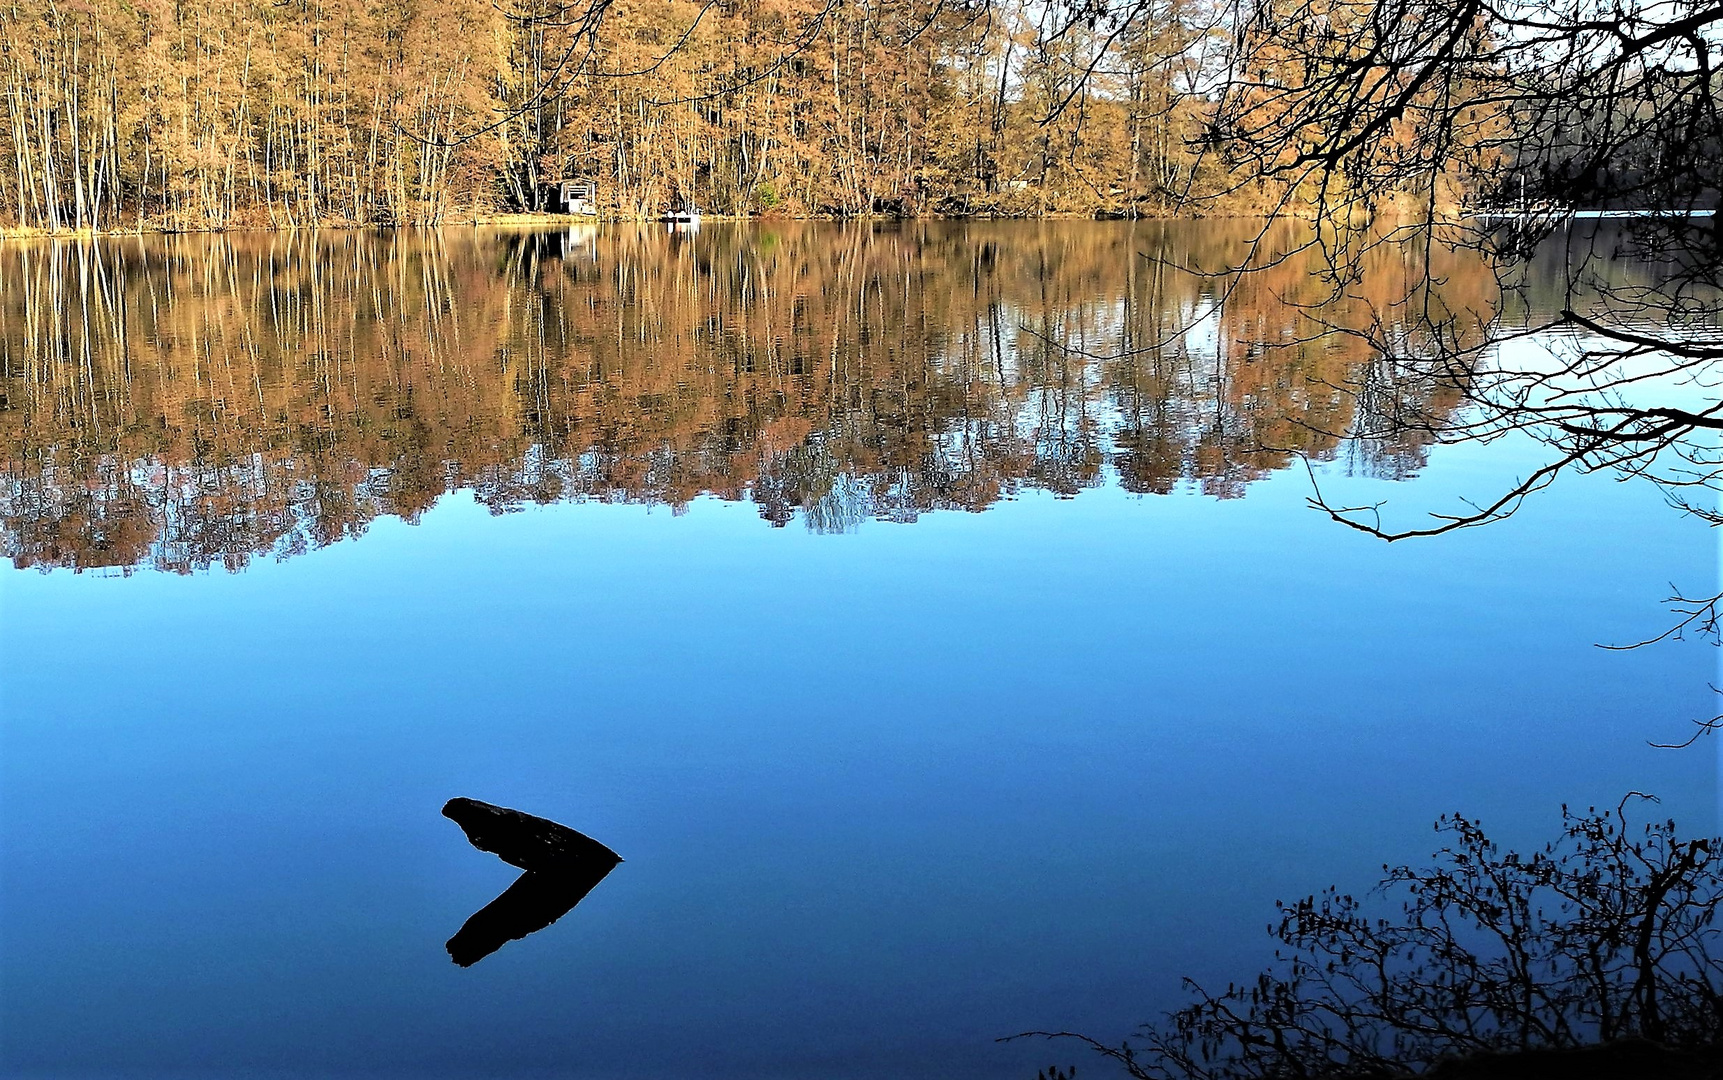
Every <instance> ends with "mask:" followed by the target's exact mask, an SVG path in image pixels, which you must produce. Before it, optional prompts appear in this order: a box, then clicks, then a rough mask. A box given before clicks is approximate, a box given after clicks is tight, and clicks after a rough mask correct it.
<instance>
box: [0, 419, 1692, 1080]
mask: <svg viewBox="0 0 1723 1080" xmlns="http://www.w3.org/2000/svg"><path fill="white" fill-rule="evenodd" d="M1516 455H1517V451H1516V450H1515V449H1514V448H1513V447H1512V446H1510V445H1505V444H1498V445H1496V446H1493V447H1488V448H1475V447H1463V448H1447V449H1443V450H1439V451H1437V452H1436V453H1435V455H1434V460H1433V462H1432V465H1431V467H1430V468H1429V469H1428V470H1427V471H1426V473H1425V475H1423V476H1422V477H1421V478H1420V479H1419V480H1417V481H1416V482H1413V483H1410V484H1398V485H1390V484H1388V483H1385V482H1381V481H1374V480H1365V479H1357V478H1353V479H1342V478H1336V480H1335V482H1336V483H1343V484H1345V485H1347V487H1346V488H1345V489H1344V490H1343V491H1341V492H1337V493H1336V495H1337V497H1338V496H1340V495H1344V496H1345V497H1346V498H1349V499H1351V498H1358V499H1363V498H1368V499H1371V500H1375V499H1379V498H1390V499H1392V502H1391V503H1390V509H1391V510H1395V511H1397V512H1404V513H1406V514H1410V513H1412V512H1413V511H1414V510H1417V509H1421V508H1423V507H1425V506H1431V505H1439V504H1441V503H1442V502H1443V501H1444V500H1446V499H1448V498H1450V497H1451V496H1452V495H1454V494H1455V493H1459V492H1471V493H1474V494H1476V493H1479V492H1482V491H1484V490H1487V489H1488V488H1489V487H1490V486H1491V485H1492V484H1493V483H1499V482H1501V481H1502V480H1503V479H1504V478H1506V477H1508V476H1510V475H1515V474H1518V473H1523V472H1524V471H1526V470H1527V469H1528V468H1529V467H1530V465H1529V459H1526V458H1519V457H1516ZM1308 491H1309V486H1308V481H1307V480H1306V479H1305V478H1304V477H1303V476H1302V475H1300V474H1298V473H1296V472H1282V473H1278V474H1276V475H1274V476H1272V477H1270V478H1268V479H1265V480H1263V481H1262V482H1260V483H1256V484H1253V485H1252V486H1250V487H1249V488H1248V489H1247V492H1246V496H1245V497H1244V498H1241V499H1234V500H1215V499H1210V498H1204V497H1200V496H1195V495H1190V494H1182V495H1174V496H1170V497H1155V498H1142V497H1136V496H1132V495H1130V494H1128V493H1126V492H1124V491H1121V490H1120V489H1119V488H1118V487H1116V486H1107V487H1104V488H1102V489H1099V490H1093V491H1087V492H1085V493H1084V494H1082V495H1081V496H1080V497H1079V498H1077V499H1075V500H1059V499H1055V498H1054V497H1052V496H1050V495H1046V494H1042V493H1028V494H1024V495H1021V496H1020V497H1018V498H1016V499H1015V500H1012V501H1008V502H1004V503H1002V504H1000V505H997V506H995V507H994V508H993V509H992V510H990V511H989V512H987V513H985V514H978V515H977V514H957V513H950V514H934V515H928V516H924V517H922V518H921V520H920V521H919V522H918V523H917V524H915V525H913V526H901V527H900V526H893V525H890V524H885V523H873V524H868V525H866V526H864V527H862V528H860V529H859V530H856V531H855V532H853V533H851V534H850V535H846V536H823V535H816V534H813V533H811V532H809V531H807V530H804V529H800V528H790V529H767V528H762V527H761V523H760V521H759V516H758V513H757V511H756V509H755V508H754V507H752V506H749V505H747V504H742V503H734V502H724V501H720V500H717V499H710V498H702V499H698V500H696V501H695V502H694V503H693V504H692V505H691V506H690V507H689V508H688V510H687V512H686V513H683V514H681V515H677V516H673V515H672V514H671V513H669V512H668V511H667V510H665V509H663V508H659V509H648V508H645V507H641V506H607V505H597V504H584V505H582V504H559V505H554V506H550V507H542V508H539V507H529V508H528V509H526V510H524V511H522V512H519V513H514V514H508V515H504V516H501V517H497V516H493V515H491V514H490V513H489V512H488V511H487V510H485V509H484V508H483V507H481V506H479V505H477V504H476V503H475V502H474V501H473V500H472V498H471V497H470V496H468V495H466V494H456V495H451V496H448V497H446V498H444V499H443V500H442V501H441V502H440V503H438V504H437V506H436V507H435V508H434V509H433V510H431V511H429V512H428V513H426V514H425V515H424V517H423V519H422V521H421V523H420V524H419V525H418V526H416V527H415V526H408V525H405V524H402V523H401V522H399V521H396V520H392V519H383V520H379V521H376V522H375V523H373V524H372V526H371V527H370V529H369V531H368V532H367V534H366V535H365V536H364V537H363V538H362V539H359V540H357V541H350V542H344V543H338V544H335V545H333V546H330V547H328V548H325V549H323V550H319V551H313V552H310V553H308V554H305V555H303V556H300V557H297V558H294V559H291V560H288V561H286V562H282V563H274V562H269V561H256V562H254V563H252V565H251V567H250V568H249V569H248V570H247V571H246V572H245V573H242V574H233V575H229V574H223V573H215V574H208V575H195V576H190V577H179V576H172V575H155V574H144V575H139V576H135V577H132V578H130V579H128V580H112V579H106V580H105V579H102V578H100V577H96V576H94V575H89V574H86V575H72V574H68V573H51V574H38V573H31V572H13V571H7V572H5V574H4V576H3V577H0V603H3V605H4V606H3V616H4V623H3V627H4V629H3V631H0V635H3V636H0V657H3V659H0V688H3V689H0V692H3V694H4V698H3V699H0V700H3V706H4V710H5V723H4V728H3V742H0V753H3V757H0V799H3V800H4V805H3V813H0V843H3V847H0V858H3V860H4V861H3V865H0V920H3V921H0V972H3V975H0V979H3V980H4V981H3V983H0V995H3V1000H0V1010H3V1011H0V1039H3V1040H4V1041H3V1043H0V1055H3V1058H4V1060H5V1062H6V1067H7V1072H8V1073H9V1074H15V1075H31V1074H34V1073H47V1072H50V1071H52V1072H55V1073H56V1074H64V1075H92V1076H94V1075H117V1076H133V1075H136V1076H144V1075H162V1076H166V1075H173V1076H191V1075H198V1076H211V1077H214V1076H221V1077H234V1076H245V1075H266V1074H270V1073H272V1072H274V1073H280V1074H285V1075H305V1074H308V1073H315V1074H321V1073H330V1074H333V1073H338V1072H349V1073H354V1074H364V1073H377V1074H389V1073H401V1074H412V1075H419V1076H443V1075H447V1076H479V1075H483V1076H513V1075H531V1074H556V1075H574V1076H595V1077H597V1076H605V1077H609V1076H650V1077H663V1076H672V1075H675V1076H720V1075H722V1076H738V1077H741V1076H747V1077H808V1076H858V1077H859V1076H883V1075H894V1076H896V1075H901V1076H942V1077H966V1076H976V1077H981V1076H1028V1075H1032V1073H1033V1065H1035V1064H1046V1063H1047V1062H1049V1061H1055V1060H1058V1061H1072V1060H1079V1061H1080V1060H1081V1059H1080V1058H1077V1057H1076V1056H1075V1053H1074V1051H1071V1050H1061V1049H1053V1048H1048V1047H1045V1046H1032V1047H1018V1046H1010V1047H1000V1046H997V1045H995V1044H993V1043H992V1042H991V1040H992V1039H993V1038H994V1037H995V1036H997V1035H1002V1034H1007V1033H1010V1032H1013V1031H1016V1030H1020V1029H1023V1028H1030V1027H1051V1028H1060V1027H1070V1028H1077V1029H1082V1030H1086V1031H1090V1032H1093V1033H1095V1034H1097V1035H1100V1036H1103V1037H1116V1036H1120V1035H1123V1034H1124V1033H1125V1032H1126V1031H1127V1030H1128V1029H1129V1028H1130V1027H1131V1026H1132V1025H1133V1024H1134V1023H1135V1022H1137V1021H1139V1020H1141V1019H1144V1018H1146V1017H1148V1016H1150V1015H1152V1014H1153V1013H1155V1012H1156V1011H1158V1010H1159V1009H1161V1008H1164V1007H1166V1006H1168V1005H1170V1004H1172V1003H1174V1002H1175V1001H1177V1000H1178V998H1177V992H1178V990H1177V988H1178V977H1179V976H1180V975H1182V974H1187V973H1188V974H1191V975H1195V976H1198V977H1200V978H1203V979H1205V980H1211V981H1215V982H1224V981H1225V980H1226V979H1227V978H1229V977H1239V976H1244V975H1248V974H1251V973H1252V972H1254V971H1255V970H1256V969H1257V967H1258V966H1259V965H1260V964H1261V963H1262V962H1263V960H1264V959H1265V958H1266V956H1267V954H1268V947H1269V939H1268V937H1267V935H1266V934H1264V933H1263V926H1264V924H1265V923H1266V922H1267V921H1268V919H1269V917H1270V914H1271V903H1272V900H1273V899H1274V898H1276V897H1287V896H1294V895H1299V894H1302V893H1304V892H1308V891H1312V890H1315V889H1318V888H1321V887H1322V886H1324V885H1327V884H1329V883H1331V882H1338V883H1340V884H1342V885H1343V886H1348V887H1359V886H1362V885H1364V884H1367V883H1368V882H1369V881H1371V880H1373V879H1374V875H1375V874H1376V872H1377V868H1378V867H1379V865H1380V864H1381V863H1382V862H1384V861H1396V860H1402V859H1414V858H1418V857H1419V856H1420V855H1422V854H1424V853H1426V852H1427V851H1428V849H1429V848H1430V847H1431V846H1432V845H1433V843H1434V840H1435V837H1434V835H1433V834H1432V833H1431V832H1430V830H1429V823H1430V822H1431V821H1432V820H1433V819H1434V818H1435V817H1436V816H1437V815H1438V814H1440V813H1443V812H1445V811H1451V810H1456V809H1459V810H1464V811H1466V812H1468V813H1470V814H1472V815H1475V816H1480V817H1482V818H1483V819H1484V820H1485V823H1486V824H1487V825H1490V826H1493V827H1494V830H1495V831H1497V832H1499V833H1500V834H1502V836H1503V837H1504V838H1505V839H1509V840H1518V841H1522V842H1523V841H1527V840H1532V839H1538V840H1541V839H1542V838H1543V837H1545V836H1548V835H1551V834H1553V832H1554V830H1555V827H1556V822H1557V814H1558V808H1559V805H1560V804H1561V803H1562V802H1569V803H1573V804H1576V805H1584V804H1586V803H1589V802H1605V801H1607V802H1608V803H1610V804H1613V803H1614V802H1615V801H1616V800H1617V799H1618V798H1619V797H1620V795H1621V794H1622V793H1623V792H1624V791H1626V790H1627V789H1629V788H1639V789H1642V790H1650V791H1655V792H1658V793H1660V794H1661V795H1662V796H1663V797H1664V806H1663V810H1666V811H1667V812H1668V813H1670V814H1672V815H1674V816H1676V817H1677V818H1678V819H1680V820H1681V821H1683V822H1685V823H1687V824H1688V826H1689V827H1691V828H1694V829H1700V828H1711V827H1713V826H1715V824H1716V822H1715V820H1714V814H1715V810H1714V807H1715V797H1716V783H1715V776H1714V770H1713V765H1714V762H1715V758H1714V757H1713V756H1712V751H1711V750H1709V749H1700V750H1694V751H1689V752H1685V753H1677V752H1670V751H1657V750H1653V749H1650V748H1648V747H1647V746H1646V740H1647V739H1648V738H1652V737H1669V736H1675V737H1685V733H1686V732H1685V728H1684V726H1685V724H1686V722H1687V721H1688V719H1689V718H1691V717H1693V716H1696V715H1700V714H1702V713H1705V714H1707V715H1708V712H1707V710H1708V708H1709V706H1710V701H1709V700H1708V699H1709V696H1710V695H1709V693H1708V691H1707V689H1706V683H1707V681H1708V680H1709V679H1710V677H1711V675H1712V672H1713V667H1714V662H1715V654H1714V652H1713V651H1712V650H1711V649H1709V648H1708V647H1706V646H1704V645H1701V644H1699V643H1695V642H1687V643H1678V644H1672V645H1664V646H1658V647H1656V648H1653V649H1648V650H1643V651H1639V652H1633V653H1613V652H1606V651H1603V650H1600V649H1597V648H1595V647H1594V645H1593V643H1594V642H1597V641H1623V640H1628V639H1633V638H1636V637H1639V636H1644V635H1645V634H1647V632H1650V631H1655V630H1656V629H1658V628H1660V627H1661V625H1662V624H1661V622H1660V620H1661V618H1662V612H1661V611H1660V609H1659V608H1658V606H1657V600H1658V599H1659V598H1660V597H1662V596H1663V595H1664V594H1665V591H1666V589H1667V583H1668V582H1670V581H1674V582H1675V583H1676V584H1677V585H1679V586H1682V587H1685V588H1689V589H1692V590H1699V589H1705V588H1709V587H1710V585H1711V583H1712V582H1713V581H1714V580H1715V573H1716V569H1715V561H1714V549H1713V546H1712V544H1713V541H1712V538H1711V537H1710V535H1709V534H1708V533H1707V531H1706V530H1705V529H1703V528H1701V527H1699V526H1698V525H1696V523H1694V522H1691V521H1684V520H1681V519H1679V518H1677V517H1676V516H1675V515H1673V514H1671V513H1669V512H1668V511H1666V510H1665V509H1663V507H1662V503H1661V501H1660V500H1659V498H1658V497H1657V495H1656V493H1655V492H1653V491H1651V490H1648V489H1647V488H1645V487H1642V486H1633V485H1619V484H1615V483H1613V482H1611V481H1609V480H1607V479H1605V478H1590V479H1580V480H1573V481H1566V482H1564V483H1562V484H1559V485H1557V486H1556V488H1554V489H1552V490H1551V491H1549V492H1547V493H1545V494H1543V495H1540V496H1539V497H1538V498H1537V499H1535V500H1534V501H1533V502H1532V504H1531V505H1530V506H1529V507H1528V508H1527V509H1526V510H1525V511H1523V512H1522V514H1521V516H1519V517H1516V518H1515V519H1512V520H1510V521H1508V522H1506V523H1503V524H1500V525H1497V526H1492V527H1490V528H1487V529H1482V530H1474V531H1472V532H1469V533H1465V534H1460V535H1456V536H1451V537H1447V538H1444V539H1441V540H1437V541H1432V542H1421V543H1405V544H1395V545H1384V544H1381V543H1377V542H1373V541H1369V540H1367V539H1364V538H1362V537H1358V536H1355V535H1353V534H1350V533H1349V532H1347V531H1346V530H1344V529H1342V528H1340V527H1338V526H1335V525H1333V524H1331V523H1329V522H1327V521H1326V520H1325V519H1324V518H1322V517H1321V516H1320V515H1319V514H1317V513H1315V512H1312V511H1310V510H1307V509H1306V508H1305V507H1304V505H1303V500H1304V498H1305V496H1306V495H1307V494H1308ZM453 795H468V796H472V797H475V798H480V799H486V800H490V801H493V802H498V803H502V804H504V805H508V806H514V807H519V808H522V809H525V810H528V811H531V812H534V813H540V814H544V815H547V816H549V817H552V818H555V819H556V820H559V821H562V822H565V823H567V824H569V825H571V826H573V827H575V828H577V829H580V830H582V831H585V832H588V833H590V834H591V835H593V836H595V837H597V838H598V839H600V840H602V841H603V842H604V843H606V844H608V845H610V846H611V847H613V848H615V850H616V851H617V852H618V853H619V854H621V855H622V856H623V858H624V859H626V860H627V861H626V862H624V863H623V864H622V866H620V867H619V868H618V869H617V870H616V871H615V872H614V873H613V874H611V875H610V877H608V878H607V879H606V880H605V881H604V882H603V884H602V885H601V886H600V887H599V888H597V889H595V890H594V891H593V893H592V894H591V895H590V896H589V897H588V898H587V899H586V900H585V901H583V902H582V904H581V905H580V907H579V908H578V909H577V910H576V911H574V912H573V913H571V914H570V915H569V916H567V917H566V918H564V919H563V920H562V921H560V922H559V923H557V924H556V925H555V926H553V927H551V928H549V929H547V930H545V931H543V932H541V933H539V934H536V935H534V936H533V937H532V938H530V939H528V940H526V941H522V942H516V943H513V944H511V945H509V946H508V947H506V948H504V949H502V950H501V951H500V952H498V953H497V954H496V955H494V956H492V957H490V958H489V959H487V960H486V961H485V962H484V963H483V964H481V965H479V966H477V967H475V968H473V969H471V970H460V969H458V968H456V967H454V966H453V965H452V964H450V963H449V960H448V957H447V955H446V954H445V953H444V951H443V942H444V941H445V940H446V939H447V938H448V937H449V935H450V934H451V933H452V932H453V931H454V930H455V929H456V927H458V926H459V925H460V923H461V920H462V919H464V918H465V917H466V916H467V915H468V914H469V913H470V912H472V911H473V910H474V909H475V908H476V907H478V906H479V905H481V904H483V903H485V902H486V901H487V900H489V899H490V898H491V897H493V896H495V895H496V893H497V892H498V891H499V890H500V889H502V888H503V887H504V886H505V885H507V883H508V882H509V880H511V879H512V877H513V876H514V872H513V871H512V870H511V868H509V867H507V866H503V865H501V864H500V863H498V861H497V860H495V859H493V858H490V857H488V856H481V855H479V854H478V853H475V852H474V851H473V850H472V849H471V848H470V847H469V846H468V845H467V843H466V841H465V840H464V839H463V837H462V836H461V835H460V832H459V830H458V829H456V828H455V827H454V826H452V825H451V824H450V823H449V822H448V821H446V820H444V819H443V818H441V817H440V816H439V814H438V810H439V808H440V807H441V806H442V804H443V802H444V801H445V800H446V799H448V798H449V797H451V796H453ZM1090 1067H1093V1068H1095V1069H1096V1070H1097V1072H1099V1071H1100V1070H1099V1065H1098V1064H1097V1065H1094V1066H1087V1065H1086V1067H1085V1070H1084V1071H1085V1074H1086V1073H1087V1072H1088V1070H1089V1068H1090Z"/></svg>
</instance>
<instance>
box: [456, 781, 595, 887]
mask: <svg viewBox="0 0 1723 1080" xmlns="http://www.w3.org/2000/svg"><path fill="white" fill-rule="evenodd" d="M443 816H444V817H446V818H448V819H449V820H450V821H453V822H454V823H455V824H456V825H459V826H460V827H461V829H462V830H463V831H465V832H466V834H467V839H468V840H470V841H472V844H473V846H474V847H476V848H478V849H479V850H480V851H488V852H490V853H492V854H493V855H496V856H497V857H498V858H500V859H502V861H503V862H506V863H508V864H509V865H510V866H518V867H520V868H521V869H522V870H537V871H539V872H541V873H552V872H556V871H559V870H563V871H566V870H573V869H580V870H583V871H584V870H586V869H587V868H588V866H589V865H591V864H594V863H601V862H606V861H607V860H608V862H607V864H606V866H605V870H606V872H609V870H610V868H612V867H614V866H615V865H616V864H617V863H619V862H621V861H622V857H621V856H620V855H618V854H616V852H614V851H612V850H610V849H609V848H607V847H605V846H604V845H603V844H601V843H599V842H598V841H597V840H594V839H593V838H592V837H590V836H587V835H585V834H584V833H578V832H575V831H574V830H573V829H571V828H569V827H568V826H567V825H558V824H557V823H556V822H554V821H550V820H548V819H546V818H541V817H534V816H532V815H531V814H523V813H521V812H520V811H519V810H510V809H509V808H507V807H505V806H492V805H491V804H490V803H486V802H479V801H478V800H477V799H450V800H449V801H448V802H447V803H446V804H445V805H444V806H443Z"/></svg>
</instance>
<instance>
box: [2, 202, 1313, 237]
mask: <svg viewBox="0 0 1723 1080" xmlns="http://www.w3.org/2000/svg"><path fill="white" fill-rule="evenodd" d="M1297 216H1304V215H1297ZM1205 219H1215V220H1227V221H1267V220H1269V215H1267V214H1262V213H1245V212H1227V211H1219V212H1217V211H1213V210H1210V211H1203V212H1193V211H1191V210H1188V209H1187V210H1184V211H1182V212H1177V213H1152V214H1138V215H1136V216H1135V217H1132V216H1129V215H1118V214H1098V213H1088V214H1083V213H1066V212H1050V213H1045V214H943V215H942V214H926V215H921V216H917V217H909V216H904V215H898V214H847V215H838V214H806V215H802V214H793V215H792V214H770V215H766V214H703V215H702V216H701V222H702V224H711V225H734V224H741V223H748V224H758V225H775V224H790V223H804V222H820V221H823V222H868V223H870V224H875V225H881V224H908V223H912V222H958V221H969V222H988V223H994V222H1007V221H1105V222H1118V221H1197V220H1205ZM668 224H675V223H674V222H666V221H663V220H662V219H660V218H657V217H635V216H614V217H612V216H595V215H581V214H528V213H521V214H481V215H478V216H462V217H459V218H451V219H449V220H446V221H442V222H439V223H437V224H423V223H409V224H398V223H397V224H381V223H356V222H330V223H327V224H324V223H312V224H308V225H222V226H208V227H187V226H171V227H170V226H168V225H165V224H159V223H157V224H141V225H132V226H130V227H124V228H104V229H91V228H87V227H86V228H82V229H76V228H62V229H44V228H40V227H36V226H17V225H0V241H6V240H94V239H111V238H114V237H124V236H182V235H191V236H203V235H215V234H233V233H238V234H247V233H297V232H360V231H365V232H385V231H392V230H397V229H415V230H416V229H473V228H503V229H529V228H545V227H550V226H556V227H567V226H574V225H668Z"/></svg>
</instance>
